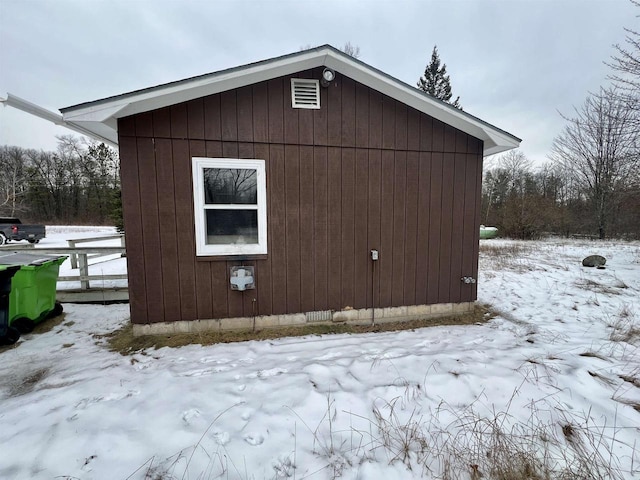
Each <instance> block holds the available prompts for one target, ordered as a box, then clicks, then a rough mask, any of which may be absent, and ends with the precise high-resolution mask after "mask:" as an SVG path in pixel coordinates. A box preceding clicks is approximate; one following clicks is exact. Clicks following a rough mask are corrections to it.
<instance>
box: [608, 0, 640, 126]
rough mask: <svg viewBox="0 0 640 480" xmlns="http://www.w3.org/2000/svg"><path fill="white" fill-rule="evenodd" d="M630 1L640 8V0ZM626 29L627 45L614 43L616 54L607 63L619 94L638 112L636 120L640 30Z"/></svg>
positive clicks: (639, 95)
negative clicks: (612, 72)
mask: <svg viewBox="0 0 640 480" xmlns="http://www.w3.org/2000/svg"><path fill="white" fill-rule="evenodd" d="M630 1H631V3H633V4H634V5H635V6H636V7H638V8H640V2H638V1H636V0H630ZM638 16H640V15H638ZM624 30H625V32H626V37H625V45H619V44H617V45H614V48H615V50H616V54H615V55H614V56H613V58H612V60H611V63H607V65H608V66H609V67H611V68H612V69H613V71H614V74H613V75H611V76H610V78H611V80H613V82H614V83H615V84H616V86H617V87H618V92H617V93H618V95H619V96H620V97H621V98H623V99H624V100H625V101H626V102H627V106H628V107H629V108H631V109H632V110H634V111H635V112H636V115H638V117H636V120H640V32H638V31H636V30H632V29H631V28H625V29H624Z"/></svg>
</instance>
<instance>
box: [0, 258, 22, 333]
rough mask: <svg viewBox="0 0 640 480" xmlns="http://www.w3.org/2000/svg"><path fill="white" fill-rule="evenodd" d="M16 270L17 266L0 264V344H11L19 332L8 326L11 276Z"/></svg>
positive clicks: (18, 268)
mask: <svg viewBox="0 0 640 480" xmlns="http://www.w3.org/2000/svg"><path fill="white" fill-rule="evenodd" d="M18 270H20V267H18V266H8V265H0V345H13V344H14V343H16V342H17V341H18V339H19V338H20V332H19V331H18V330H16V329H15V328H13V327H10V326H9V294H10V293H11V278H13V276H14V275H15V273H16V272H17V271H18Z"/></svg>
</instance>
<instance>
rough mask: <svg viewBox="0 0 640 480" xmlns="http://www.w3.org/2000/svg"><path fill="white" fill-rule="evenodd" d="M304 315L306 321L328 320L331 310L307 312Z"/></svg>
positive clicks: (329, 319)
mask: <svg viewBox="0 0 640 480" xmlns="http://www.w3.org/2000/svg"><path fill="white" fill-rule="evenodd" d="M304 316H305V317H307V322H330V321H331V318H332V316H333V312H332V311H331V310H320V311H317V312H307V313H305V314H304Z"/></svg>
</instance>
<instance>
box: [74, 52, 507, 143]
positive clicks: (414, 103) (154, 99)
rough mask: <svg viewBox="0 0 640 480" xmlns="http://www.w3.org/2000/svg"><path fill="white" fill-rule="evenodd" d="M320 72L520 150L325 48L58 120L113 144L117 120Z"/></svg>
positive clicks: (483, 126)
mask: <svg viewBox="0 0 640 480" xmlns="http://www.w3.org/2000/svg"><path fill="white" fill-rule="evenodd" d="M319 66H326V67H329V68H332V69H334V70H336V71H337V72H339V73H341V74H343V75H346V76H348V77H350V78H352V79H353V80H356V81H358V82H360V83H362V84H364V85H367V86H369V87H371V88H373V89H375V90H377V91H379V92H381V93H383V94H385V95H387V96H389V97H391V98H393V99H395V100H398V101H400V102H402V103H405V104H407V105H409V106H410V107H412V108H415V109H416V110H418V111H420V112H423V113H425V114H427V115H430V116H432V117H434V118H436V119H438V120H440V121H441V122H443V123H446V124H449V125H451V126H453V127H455V128H457V129H459V130H461V131H463V132H465V133H467V134H469V135H472V136H474V137H476V138H479V139H481V140H483V141H484V142H485V149H484V154H485V155H491V154H492V153H497V151H494V150H496V149H497V150H498V151H505V150H510V149H512V148H517V147H518V146H519V144H520V142H519V141H517V140H515V139H514V138H513V137H511V136H509V135H508V134H505V133H504V132H501V131H500V130H497V129H495V128H491V126H489V125H486V124H484V123H483V122H480V121H476V120H474V119H473V118H469V116H467V115H466V114H464V113H463V112H461V111H458V110H457V109H453V108H450V107H448V106H447V105H445V104H442V103H441V102H439V101H437V100H431V99H430V98H428V97H426V96H425V95H424V94H422V93H421V92H419V91H418V90H416V89H414V88H411V87H408V86H406V85H404V84H400V83H399V82H398V81H396V80H394V79H392V78H390V77H387V76H386V75H382V74H381V73H379V72H377V71H376V70H373V69H371V68H367V67H366V66H365V65H362V64H360V63H359V62H356V61H353V60H351V59H350V58H346V57H345V56H344V55H342V54H338V53H336V52H334V51H332V50H331V49H328V48H325V49H321V50H313V51H309V52H307V53H304V54H301V55H299V56H294V57H287V58H283V59H281V60H274V61H270V62H266V63H263V64H258V65H253V66H249V67H246V68H238V69H233V70H232V71H229V72H226V73H224V72H223V73H220V74H215V73H214V74H211V75H208V76H206V77H204V78H201V79H194V80H192V81H187V82H181V83H178V84H177V85H167V86H166V87H159V88H152V89H150V90H149V91H143V92H140V93H139V94H137V95H135V94H134V95H126V96H125V97H124V98H119V99H118V98H115V99H114V100H113V101H112V102H109V101H106V102H104V103H101V104H98V105H94V106H92V105H88V106H86V107H78V108H77V109H73V110H70V111H67V112H65V113H64V114H63V118H64V119H65V120H73V122H74V123H75V124H77V125H81V124H82V123H83V122H85V121H90V122H95V121H96V120H98V121H101V122H102V123H104V124H106V125H107V126H108V129H109V130H112V131H110V132H108V134H106V133H105V132H103V133H102V134H103V135H105V136H107V137H108V138H110V139H114V140H113V141H115V142H117V119H118V118H121V117H126V116H129V115H135V114H137V113H143V112H148V111H151V110H155V109H158V108H163V107H167V106H170V105H175V104H178V103H182V102H187V101H189V100H193V99H196V98H200V97H205V96H208V95H214V94H216V93H220V92H225V91H229V90H233V89H236V88H240V87H244V86H246V85H252V84H255V83H260V82H263V81H268V80H271V79H273V78H277V77H281V76H286V75H290V74H293V73H296V72H299V71H302V70H309V69H312V68H315V67H319Z"/></svg>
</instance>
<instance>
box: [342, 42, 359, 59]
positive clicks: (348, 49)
mask: <svg viewBox="0 0 640 480" xmlns="http://www.w3.org/2000/svg"><path fill="white" fill-rule="evenodd" d="M340 50H342V51H343V52H344V53H346V54H347V55H351V56H352V57H353V58H360V47H358V46H357V45H352V44H351V42H347V43H345V44H344V47H342V48H341V49H340Z"/></svg>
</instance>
